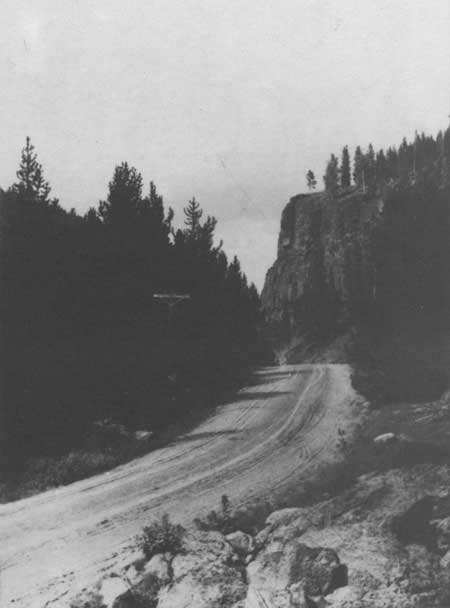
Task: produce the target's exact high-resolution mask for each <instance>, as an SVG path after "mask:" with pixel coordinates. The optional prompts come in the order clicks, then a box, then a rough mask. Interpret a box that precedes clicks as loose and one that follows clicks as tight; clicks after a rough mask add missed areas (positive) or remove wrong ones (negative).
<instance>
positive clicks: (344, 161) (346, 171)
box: [341, 146, 350, 188]
mask: <svg viewBox="0 0 450 608" xmlns="http://www.w3.org/2000/svg"><path fill="white" fill-rule="evenodd" d="M341 186H342V187H343V188H348V187H349V186H350V155H349V153H348V147H347V146H345V147H344V148H343V150H342V158H341Z"/></svg>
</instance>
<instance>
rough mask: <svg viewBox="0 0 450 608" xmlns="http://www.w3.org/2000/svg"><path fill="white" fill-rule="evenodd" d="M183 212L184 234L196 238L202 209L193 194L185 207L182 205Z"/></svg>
mask: <svg viewBox="0 0 450 608" xmlns="http://www.w3.org/2000/svg"><path fill="white" fill-rule="evenodd" d="M183 213H184V215H185V218H184V223H185V225H186V228H185V231H184V232H185V234H186V236H187V237H188V238H191V239H192V238H193V239H195V238H197V237H198V235H199V233H200V226H201V224H200V220H201V217H202V215H203V210H202V209H201V208H200V205H199V203H197V201H196V200H195V196H194V197H193V198H192V200H190V201H189V203H188V205H187V207H184V209H183Z"/></svg>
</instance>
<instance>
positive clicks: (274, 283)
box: [262, 191, 383, 338]
mask: <svg viewBox="0 0 450 608" xmlns="http://www.w3.org/2000/svg"><path fill="white" fill-rule="evenodd" d="M382 210H383V200H382V199H381V198H375V197H373V198H371V197H366V196H364V195H363V194H362V193H358V192H354V191H353V192H351V191H350V192H348V193H346V194H345V195H343V196H341V197H340V198H339V199H338V200H335V199H334V198H332V197H331V195H329V194H328V193H318V194H312V195H299V196H295V197H293V198H292V199H291V200H290V201H289V203H288V204H287V205H286V207H285V209H284V211H283V215H282V218H281V228H280V235H279V239H278V257H277V260H276V262H275V264H274V265H273V266H272V268H270V270H269V271H268V273H267V277H266V282H265V285H264V290H263V292H262V305H263V308H264V310H265V312H266V316H267V319H268V321H269V322H270V323H271V324H272V325H273V326H278V330H279V331H281V332H283V330H284V331H285V332H286V331H287V335H288V336H290V337H293V335H295V334H299V333H302V332H306V331H309V332H313V333H316V334H317V333H324V332H326V333H327V334H328V333H330V332H331V331H332V330H338V329H339V328H342V327H344V326H345V325H346V324H347V323H348V321H349V319H350V318H351V316H352V314H353V313H354V312H355V311H356V310H357V309H360V308H361V307H363V306H366V307H368V306H369V304H370V302H371V301H372V300H373V298H374V297H375V296H376V277H375V266H374V260H373V248H372V246H371V242H372V240H373V236H374V231H375V229H376V227H377V225H378V223H379V221H380V217H381V212H382ZM280 337H281V336H280ZM283 337H284V338H286V336H285V335H284V336H283Z"/></svg>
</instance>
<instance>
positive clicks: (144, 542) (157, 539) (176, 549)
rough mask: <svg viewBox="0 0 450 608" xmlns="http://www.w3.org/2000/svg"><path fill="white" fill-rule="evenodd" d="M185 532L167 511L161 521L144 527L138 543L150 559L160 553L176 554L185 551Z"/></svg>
mask: <svg viewBox="0 0 450 608" xmlns="http://www.w3.org/2000/svg"><path fill="white" fill-rule="evenodd" d="M185 533H186V530H185V529H184V528H183V526H180V525H179V524H173V523H172V522H171V521H170V519H169V516H168V514H167V513H165V514H164V515H163V516H162V518H161V520H160V521H155V522H153V523H152V524H150V526H146V527H145V528H144V529H143V531H142V535H141V536H140V537H139V539H138V545H139V547H140V548H141V549H142V551H143V553H144V555H145V557H146V558H147V559H148V560H149V559H151V558H152V557H153V556H154V555H156V554H158V553H171V554H172V555H176V554H177V553H181V552H182V551H183V537H184V535H185Z"/></svg>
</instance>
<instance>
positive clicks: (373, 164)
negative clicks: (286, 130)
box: [306, 128, 450, 195]
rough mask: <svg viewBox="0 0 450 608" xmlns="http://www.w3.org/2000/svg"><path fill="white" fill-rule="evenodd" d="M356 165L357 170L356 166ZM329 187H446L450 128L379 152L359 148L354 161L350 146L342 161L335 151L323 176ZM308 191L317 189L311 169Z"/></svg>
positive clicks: (449, 181)
mask: <svg viewBox="0 0 450 608" xmlns="http://www.w3.org/2000/svg"><path fill="white" fill-rule="evenodd" d="M352 166H353V169H352ZM323 181H324V185H325V190H327V191H328V192H330V193H331V194H332V195H336V194H338V193H339V192H342V191H345V190H346V189H348V188H350V187H352V186H355V187H356V188H358V189H360V190H362V191H363V192H365V193H369V194H371V193H375V192H376V191H377V190H380V189H382V188H383V187H384V186H386V185H387V186H401V187H402V186H406V185H408V184H412V185H414V184H416V183H418V182H424V183H425V182H430V181H431V182H433V183H435V184H438V185H440V186H442V187H446V186H448V185H449V184H450V128H449V129H447V130H446V131H444V132H443V131H439V133H438V134H437V136H436V137H433V136H430V135H425V134H424V133H421V134H420V135H419V134H418V133H416V134H415V137H414V140H413V141H412V142H408V141H407V139H406V138H403V140H402V143H401V144H400V146H398V147H395V146H390V147H389V148H388V149H387V150H386V151H385V150H383V149H380V150H378V151H375V149H374V147H373V145H372V144H369V145H368V147H367V149H366V150H363V149H362V147H361V146H357V147H356V149H355V153H354V157H353V164H352V163H351V160H350V153H349V150H348V146H344V148H343V149H342V153H341V157H340V160H339V158H338V157H337V156H336V155H335V154H331V156H330V159H329V160H328V162H327V165H326V170H325V175H324V177H323ZM306 183H307V187H308V190H310V191H312V190H315V189H316V186H317V180H316V178H315V175H314V173H313V172H312V171H311V170H309V171H308V173H307V174H306Z"/></svg>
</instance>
